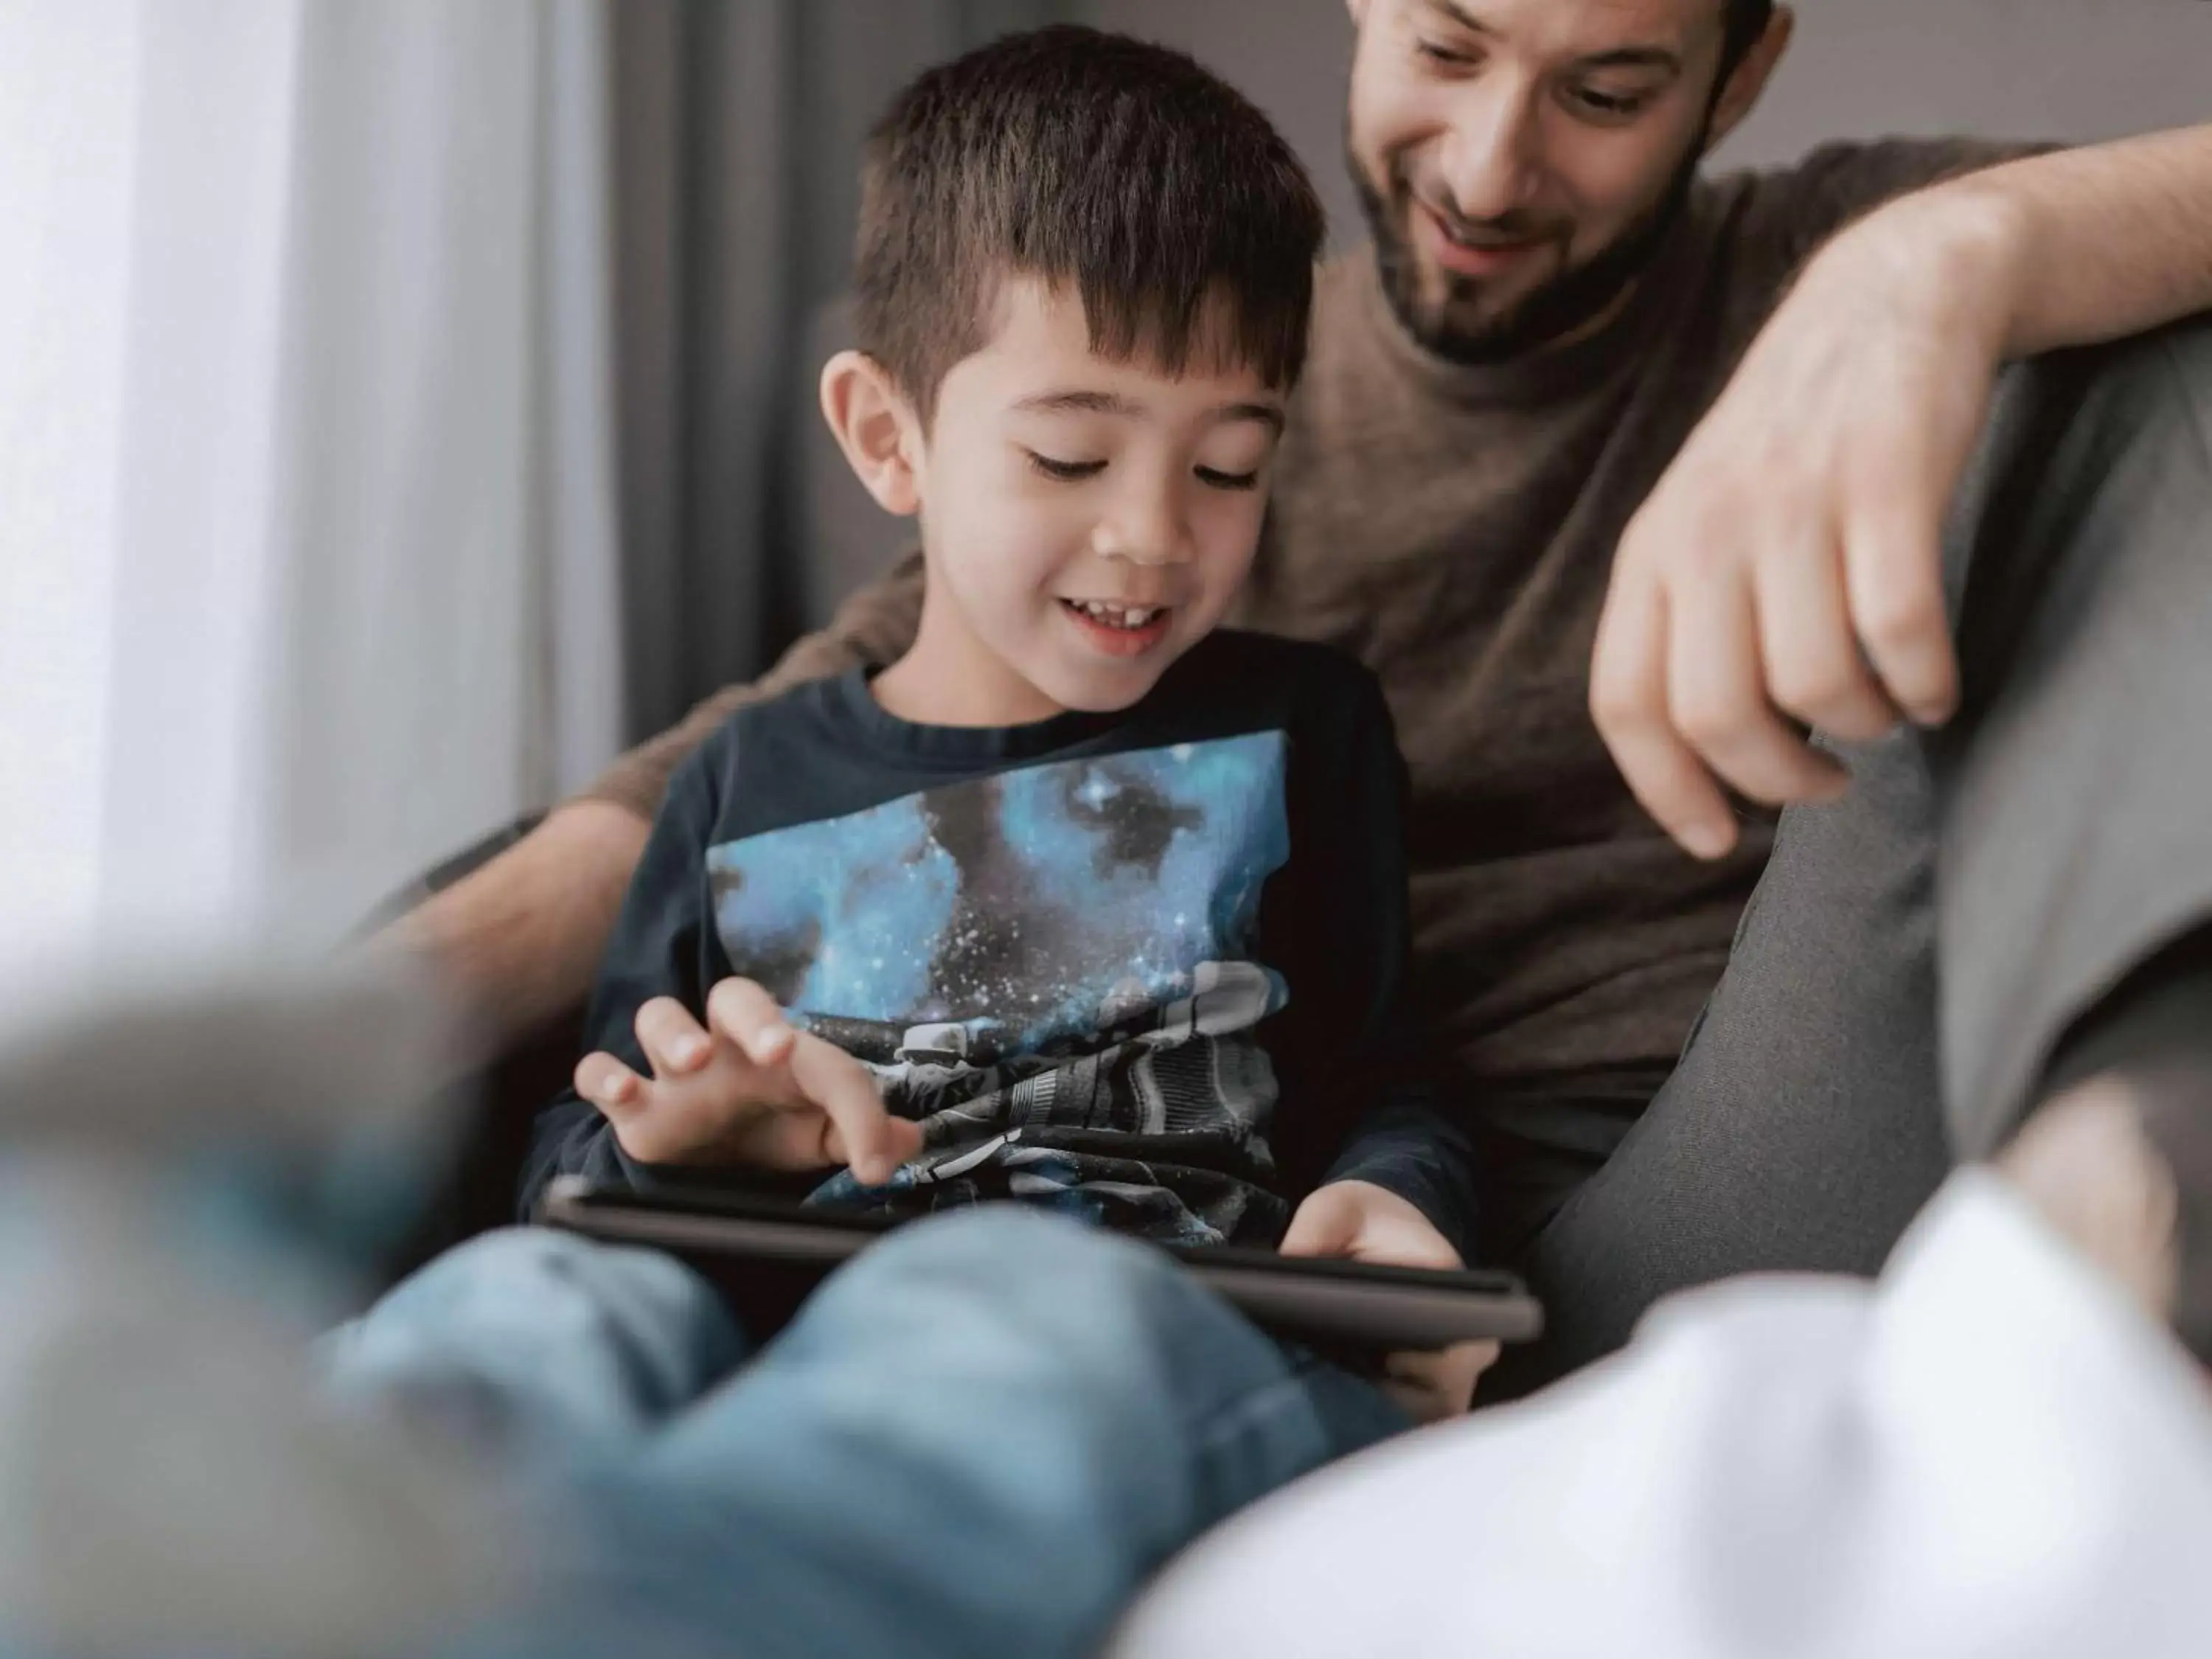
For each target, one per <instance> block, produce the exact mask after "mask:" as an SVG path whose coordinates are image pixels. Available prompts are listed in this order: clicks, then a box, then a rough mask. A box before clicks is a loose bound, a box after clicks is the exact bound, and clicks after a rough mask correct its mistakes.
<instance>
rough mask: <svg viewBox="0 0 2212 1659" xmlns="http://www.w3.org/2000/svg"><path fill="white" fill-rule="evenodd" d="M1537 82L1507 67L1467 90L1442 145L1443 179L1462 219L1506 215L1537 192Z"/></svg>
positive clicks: (1524, 203) (1525, 202)
mask: <svg viewBox="0 0 2212 1659" xmlns="http://www.w3.org/2000/svg"><path fill="white" fill-rule="evenodd" d="M1536 94H1537V88H1536V86H1535V83H1534V82H1532V81H1529V80H1528V79H1526V78H1525V77H1516V76H1512V75H1510V74H1508V73H1506V72H1504V71H1503V70H1500V71H1498V72H1495V73H1493V74H1492V75H1489V76H1484V77H1483V78H1482V79H1481V80H1480V81H1478V82H1475V83H1474V85H1472V86H1470V87H1468V88H1467V89H1466V92H1465V94H1463V96H1462V99H1461V100H1460V104H1459V106H1458V107H1457V108H1456V109H1455V110H1454V111H1453V112H1452V120H1451V125H1450V127H1449V130H1448V131H1446V134H1445V137H1444V144H1443V185H1444V187H1445V188H1446V189H1447V190H1449V191H1450V192H1451V197H1452V205H1453V206H1454V207H1455V208H1456V209H1457V210H1458V212H1459V215H1460V216H1461V217H1462V218H1463V219H1472V220H1477V221H1480V220H1485V219H1502V218H1504V217H1505V216H1507V215H1508V214H1510V213H1513V212H1515V211H1516V210H1518V209H1520V208H1522V207H1525V206H1526V205H1527V204H1528V200H1529V198H1530V197H1531V196H1533V195H1534V191H1535V179H1536V173H1537V169H1536V166H1535V149H1536Z"/></svg>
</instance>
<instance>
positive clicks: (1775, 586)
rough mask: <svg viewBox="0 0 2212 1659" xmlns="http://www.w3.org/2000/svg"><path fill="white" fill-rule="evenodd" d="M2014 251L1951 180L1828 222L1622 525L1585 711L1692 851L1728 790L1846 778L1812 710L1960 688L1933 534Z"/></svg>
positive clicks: (1978, 202)
mask: <svg viewBox="0 0 2212 1659" xmlns="http://www.w3.org/2000/svg"><path fill="white" fill-rule="evenodd" d="M2012 246H2013V245H2012V242H2011V240H2010V230H2009V225H2008V221H2007V219H2006V218H2005V216H2004V215H2003V214H2002V212H1999V211H1994V210H1991V209H1990V206H1989V204H1987V203H1986V202H1985V201H1984V198H1982V197H1977V196H1973V195H1972V194H1966V193H1960V194H1958V195H1954V196H1943V197H1932V196H1931V197H1927V198H1924V199H1914V198H1907V199H1906V200H1905V201H1903V202H1899V203H1897V204H1893V205H1892V206H1891V207H1889V208H1887V209H1885V210H1882V211H1881V213H1878V214H1875V215H1874V216H1872V217H1870V218H1869V219H1867V220H1864V221H1863V222H1861V223H1860V224H1859V225H1857V227H1855V228H1853V229H1851V230H1850V231H1847V232H1845V233H1844V234H1843V235H1842V236H1840V237H1838V239H1837V240H1835V241H1834V242H1832V243H1831V244H1830V245H1829V246H1828V247H1827V249H1826V251H1825V252H1822V253H1821V254H1820V257H1819V258H1816V259H1815V260H1814V261H1813V263H1812V264H1810V265H1808V267H1807V268H1806V270H1805V273H1804V275H1803V276H1802V279H1801V280H1800V282H1799V283H1798V285H1797V287H1796V289H1795V290H1794V291H1793V292H1792V294H1791V295H1790V298H1789V299H1788V301H1786V302H1785V303H1784V305H1783V306H1782V307H1781V309H1780V310H1779V311H1778V312H1777V313H1776V314H1775V317H1774V319H1773V320H1772V321H1771V323H1770V324H1769V325H1767V328H1766V330H1765V332H1764V333H1763V334H1761V335H1760V336H1759V339H1758V340H1757V342H1756V343H1754V344H1753V347H1752V349H1751V350H1750V352H1749V353H1748V354H1747V356H1746V357H1745V359H1744V362H1743V364H1742V366H1741V368H1740V369H1739V370H1738V372H1737V374H1736V375H1735V379H1734V380H1732V381H1731V382H1730V383H1729V387H1728V389H1727V390H1726V392H1723V394H1722V396H1721V398H1720V400H1719V401H1718V402H1717V404H1715V405H1714V406H1713V409H1712V410H1711V413H1710V414H1709V415H1708V416H1706V418H1705V422H1703V424H1701V425H1700V426H1699V428H1698V429H1697V430H1696V432H1694V433H1693V434H1692V435H1691V438H1690V441H1689V442H1688V443H1687V444H1686V445H1685V446H1684V447H1683V449H1682V452H1681V453H1680V455H1679V456H1678V457H1677V458H1676V459H1675V461H1674V465H1673V466H1672V467H1670V468H1669V469H1668V471H1667V473H1666V475H1665V476H1664V477H1662V479H1661V480H1660V482H1659V484H1658V487H1657V488H1656V489H1654V490H1653V492H1652V494H1651V495H1650V499H1649V500H1648V501H1646V502H1645V503H1644V507H1643V509H1642V510H1641V511H1640V512H1639V513H1638V514H1637V515H1636V518H1635V520H1633V522H1632V523H1631V524H1630V526H1629V527H1628V531H1627V533H1626V535H1625V536H1624V537H1623V538H1622V539H1621V544H1620V550H1619V552H1618V554H1617V556H1616V557H1615V560H1614V564H1613V580H1612V586H1611V588H1610V590H1609V592H1607V598H1606V605H1605V611H1604V615H1603V617H1602V618H1601V622H1600V624H1599V628H1598V637H1597V648H1596V654H1595V659H1594V660H1593V662H1592V665H1591V671H1590V711H1591V714H1592V715H1593V717H1594V718H1595V720H1596V722H1597V727H1598V730H1599V732H1600V733H1601V735H1602V736H1603V737H1604V738H1605V741H1606V743H1607V746H1608V747H1609V748H1610V749H1611V750H1613V757H1614V759H1615V760H1616V761H1617V762H1618V763H1620V769H1621V771H1622V773H1623V775H1625V776H1626V779H1627V781H1628V784H1629V787H1631V788H1632V789H1633V790H1634V791H1635V793H1636V796H1637V799H1638V800H1640V801H1642V802H1643V803H1644V806H1645V808H1646V809H1647V810H1648V811H1650V813H1651V815H1652V817H1655V818H1656V819H1657V820H1658V821H1659V823H1660V825H1661V827H1662V828H1663V829H1666V831H1667V832H1668V834H1669V835H1671V836H1674V839H1675V840H1676V841H1678V842H1680V843H1681V844H1682V846H1683V847H1684V848H1686V849H1688V850H1689V851H1690V852H1692V853H1693V854H1697V855H1698V856H1699V857H1701V858H1717V857H1719V856H1721V855H1722V854H1725V853H1727V852H1728V851H1729V849H1730V848H1732V847H1733V846H1734V845H1735V837H1736V825H1735V815H1734V813H1733V811H1731V810H1730V808H1729V803H1728V799H1727V798H1726V796H1725V795H1724V794H1723V792H1722V787H1721V786H1722V785H1723V784H1726V785H1729V786H1732V787H1734V788H1735V789H1736V790H1738V791H1739V792H1741V793H1742V794H1744V795H1747V796H1749V797H1751V798H1752V799H1755V800H1759V801H1765V802H1768V803H1770V804H1773V805H1782V804H1784V803H1787V802H1791V801H1804V800H1826V799H1832V798H1833V797H1834V796H1835V795H1837V794H1838V793H1840V792H1841V791H1842V789H1843V788H1844V784H1845V782H1846V781H1847V780H1846V775H1845V774H1844V770H1843V769H1842V768H1841V767H1840V766H1838V764H1837V763H1836V762H1835V761H1834V760H1832V759H1831V758H1830V757H1827V756H1825V755H1823V754H1820V752H1818V751H1816V750H1814V748H1813V747H1812V746H1811V745H1810V744H1808V742H1807V740H1806V737H1805V732H1804V728H1805V727H1808V726H1813V727H1818V728H1819V729H1820V731H1821V732H1825V733H1826V734H1828V735H1829V736H1832V737H1834V738H1841V739H1844V740H1846V741H1851V742H1863V741H1866V740H1868V739H1871V738H1878V737H1880V736H1881V735H1882V734H1883V733H1884V732H1887V731H1888V730H1890V729H1891V728H1892V727H1893V726H1895V725H1896V724H1897V723H1898V721H1899V719H1900V717H1903V718H1908V719H1911V720H1915V721H1917V722H1919V723H1921V724H1923V725H1934V724H1939V723H1941V722H1942V720H1946V719H1948V717H1949V715H1950V714H1951V712H1952V710H1953V708H1954V706H1955V704H1956V702H1957V699H1958V695H1959V690H1958V681H1959V676H1958V667H1957V663H1956V659H1955V658H1954V653H1953V651H1952V646H1951V632H1950V623H1949V618H1948V615H1947V612H1946V607H1945V604H1944V596H1943V586H1942V556H1941V547H1940V537H1941V530H1942V521H1943V518H1944V515H1945V513H1946V512H1947V511H1948V507H1949V505H1950V501H1951V497H1952V495H1953V493H1954V490H1955V489H1956V488H1957V486H1958V483H1959V479H1960V475H1961V474H1962V473H1963V472H1964V471H1965V470H1966V462H1967V459H1969V457H1970V456H1971V454H1972V450H1973V446H1974V443H1975V441H1976V438H1977V436H1978V434H1979V432H1980V429H1981V426H1982V422H1983V419H1984V416H1985V414H1986V413H1987V410H1988V405H1989V400H1990V387H1991V385H1992V383H1993V381H1994V380H1995V379H1996V372H1997V368H1998V367H1999V365H2000V363H2001V362H2002V357H2003V355H2004V351H2005V349H2006V343H2007V338H2008V329H2009V328H2010V326H2011V321H2012V315H2011V313H2012V307H2011V304H2010V300H2009V295H2008V287H2007V283H2006V280H2005V278H2006V276H2008V273H2009V271H2010V269H2011V266H2010V261H2011V258H2012V257H2013V256H2012V253H2011V249H2012Z"/></svg>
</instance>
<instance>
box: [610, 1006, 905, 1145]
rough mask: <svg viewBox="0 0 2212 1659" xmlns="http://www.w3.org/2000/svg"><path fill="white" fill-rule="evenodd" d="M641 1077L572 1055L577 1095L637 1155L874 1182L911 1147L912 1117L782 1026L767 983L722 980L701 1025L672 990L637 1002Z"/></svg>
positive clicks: (811, 1039) (829, 1052)
mask: <svg viewBox="0 0 2212 1659" xmlns="http://www.w3.org/2000/svg"><path fill="white" fill-rule="evenodd" d="M636 1030H637V1040H638V1046H639V1047H640V1048H642V1049H644V1051H645V1056H646V1060H647V1063H648V1064H650V1065H651V1066H652V1067H653V1076H652V1077H651V1078H650V1079H647V1078H641V1077H640V1076H639V1075H638V1074H637V1073H635V1072H633V1071H632V1070H630V1068H629V1066H625V1065H623V1063H622V1061H620V1060H617V1059H616V1058H615V1057H614V1056H613V1055H612V1054H586V1055H585V1056H584V1058H583V1059H582V1060H580V1061H578V1062H577V1065H576V1078H575V1081H576V1092H577V1093H578V1094H579V1095H580V1096H582V1097H584V1098H585V1099H586V1100H587V1101H589V1102H591V1103H592V1105H594V1106H596V1107H598V1108H599V1110H600V1111H601V1112H602V1113H604V1114H605V1116H606V1119H607V1121H608V1122H609V1123H610V1124H611V1125H612V1126H613V1128H614V1132H615V1138H616V1139H617V1140H619V1141H620V1142H621V1143H622V1148H623V1151H624V1152H627V1153H629V1156H630V1157H632V1158H636V1159H637V1160H639V1161H640V1162H641V1163H645V1164H750V1165H752V1166H754V1167H756V1168H761V1169H774V1170H816V1169H824V1168H827V1167H829V1166H830V1165H832V1164H848V1165H849V1166H850V1167H851V1169H852V1171H853V1174H854V1177H855V1178H856V1179H858V1180H860V1182H864V1183H866V1184H867V1185H870V1186H880V1185H882V1184H883V1183H884V1182H886V1181H889V1180H890V1177H891V1172H892V1171H893V1170H896V1168H897V1167H898V1166H899V1164H902V1163H903V1162H904V1161H905V1160H907V1159H908V1158H912V1157H914V1156H915V1154H916V1153H917V1152H920V1151H921V1125H920V1124H918V1123H914V1122H910V1121H908V1120H906V1119H904V1118H897V1117H893V1116H892V1115H890V1113H889V1112H887V1111H885V1110H884V1103H883V1099H882V1097H880V1096H879V1095H878V1093H877V1092H876V1087H875V1084H874V1082H873V1081H872V1079H870V1077H869V1075H868V1073H867V1070H866V1067H864V1066H861V1064H860V1062H859V1061H858V1060H854V1058H853V1057H852V1056H851V1055H850V1054H846V1053H845V1052H844V1051H843V1050H842V1049H841V1048H836V1047H834V1046H832V1045H831V1044H829V1043H827V1042H823V1040H822V1039H821V1038H820V1037H817V1036H812V1035H811V1034H810V1033H807V1032H805V1031H798V1030H793V1029H792V1026H791V1024H790V1023H789V1022H788V1021H787V1020H786V1019H785V1018H784V1017H783V1011H782V1010H781V1009H780V1008H778V1007H777V1006H775V1000H774V999H772V998H771V997H770V996H769V994H768V993H767V992H765V991H763V989H762V988H761V987H759V986H757V985H756V984H754V983H753V982H752V981H750V980H745V979H726V980H724V981H722V982H721V983H720V984H719V985H717V986H716V987H714V990H713V991H711V992H710V993H708V997H707V1024H706V1026H704V1027H702V1026H701V1025H700V1024H699V1022H698V1021H697V1020H696V1019H694V1018H692V1017H691V1014H690V1010H688V1009H686V1008H685V1007H684V1005H683V1004H682V1003H680V1002H678V1001H676V1000H674V999H673V998H671V997H656V998H655V999H653V1000H652V1001H651V1002H648V1003H647V1004H646V1005H645V1006H643V1007H642V1008H640V1009H639V1010H638V1011H637V1024H636Z"/></svg>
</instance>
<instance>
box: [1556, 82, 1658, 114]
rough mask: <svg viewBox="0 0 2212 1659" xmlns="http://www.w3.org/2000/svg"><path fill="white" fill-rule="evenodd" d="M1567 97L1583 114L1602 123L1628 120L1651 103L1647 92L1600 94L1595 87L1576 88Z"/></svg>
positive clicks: (1640, 112)
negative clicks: (1593, 117) (1602, 121)
mask: <svg viewBox="0 0 2212 1659" xmlns="http://www.w3.org/2000/svg"><path fill="white" fill-rule="evenodd" d="M1567 97H1568V100H1569V101H1570V102H1571V103H1572V104H1573V105H1574V106H1576V107H1577V109H1579V110H1581V111H1582V112H1583V113H1585V114H1588V115H1593V116H1595V117H1596V118H1599V119H1600V120H1604V121H1626V120H1628V119H1629V118H1632V117H1633V116H1637V115H1640V114H1642V113H1643V112H1644V106H1646V105H1647V104H1649V103H1650V101H1651V94H1650V93H1648V92H1601V91H1600V90H1599V89H1598V88H1595V87H1577V88H1573V89H1572V90H1571V91H1570V92H1569V93H1568V94H1567Z"/></svg>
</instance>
